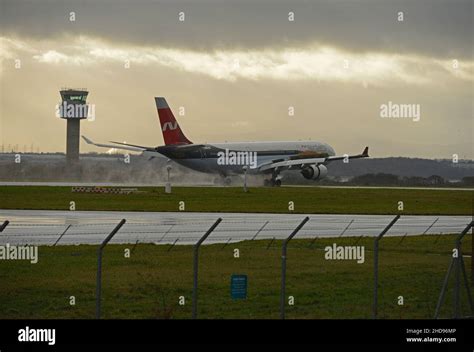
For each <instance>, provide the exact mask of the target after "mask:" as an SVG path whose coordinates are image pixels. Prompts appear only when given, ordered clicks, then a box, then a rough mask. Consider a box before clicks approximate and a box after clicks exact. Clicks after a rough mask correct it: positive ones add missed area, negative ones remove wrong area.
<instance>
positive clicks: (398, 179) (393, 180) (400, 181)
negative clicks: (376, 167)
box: [321, 173, 474, 187]
mask: <svg viewBox="0 0 474 352" xmlns="http://www.w3.org/2000/svg"><path fill="white" fill-rule="evenodd" d="M321 184H327V185H331V184H337V185H341V184H345V185H353V186H405V187H430V186H435V187H443V186H445V187H448V186H449V187H453V186H454V187H472V186H474V176H465V177H463V178H462V179H461V180H460V181H458V182H449V181H448V180H446V179H445V178H443V177H441V176H439V175H432V176H429V177H420V176H410V177H409V176H397V175H393V174H386V173H377V174H364V175H360V176H355V177H353V178H351V179H349V180H341V179H340V178H334V179H328V180H323V181H321Z"/></svg>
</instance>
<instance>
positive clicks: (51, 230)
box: [0, 210, 471, 245]
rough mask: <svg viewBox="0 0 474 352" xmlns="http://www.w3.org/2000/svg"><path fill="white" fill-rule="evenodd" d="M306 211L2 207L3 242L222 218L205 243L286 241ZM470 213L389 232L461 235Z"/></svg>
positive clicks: (336, 220) (324, 229)
mask: <svg viewBox="0 0 474 352" xmlns="http://www.w3.org/2000/svg"><path fill="white" fill-rule="evenodd" d="M305 216H306V215H304V214H255V213H251V214H242V213H191V212H189V213H185V212H111V211H48V210H0V224H2V223H3V222H4V221H5V220H9V221H10V224H9V225H8V226H7V227H6V228H5V230H4V231H3V232H2V233H0V244H2V245H5V244H6V243H9V244H12V245H13V244H16V245H20V244H30V245H54V244H56V245H75V244H99V243H101V242H102V241H103V240H104V239H105V238H106V237H107V235H108V234H109V233H110V232H111V231H112V229H113V228H114V227H115V226H116V225H117V224H118V223H119V221H120V220H121V219H126V220H127V222H126V224H125V225H124V226H123V227H122V228H121V229H120V230H119V232H118V233H117V234H116V235H115V236H114V237H113V238H112V240H111V242H110V243H137V241H138V242H140V243H155V244H170V243H175V244H176V245H179V244H194V243H196V241H197V240H198V239H199V238H200V237H201V236H202V235H203V234H204V233H205V232H206V231H207V229H208V228H209V227H210V226H211V225H212V224H213V223H214V222H215V221H216V220H217V218H219V217H221V218H222V222H221V223H220V224H219V225H218V226H217V228H216V229H215V231H214V232H213V233H212V234H211V235H210V236H209V237H208V239H207V240H206V241H205V244H212V243H226V242H237V241H242V240H250V239H271V238H275V239H284V238H286V237H288V235H289V234H290V233H291V232H292V231H293V229H294V228H295V227H296V226H297V225H298V224H299V223H300V222H301V221H302V220H303V218H304V217H305ZM309 217H310V220H309V221H308V223H306V224H305V226H304V227H303V228H302V229H301V231H300V232H299V233H298V234H297V235H296V237H295V238H314V237H339V236H344V237H347V236H376V235H378V234H379V233H380V232H381V231H382V230H383V228H384V227H385V226H386V225H387V224H388V223H389V222H390V221H391V220H392V219H393V218H394V216H393V215H331V214H327V215H324V214H318V215H309ZM470 221H471V217H470V216H403V215H402V217H401V218H400V219H399V220H398V222H397V223H396V224H395V225H394V226H393V227H392V228H391V229H390V231H389V232H388V233H387V235H386V236H401V235H405V234H407V235H418V234H423V233H424V234H427V235H439V234H447V233H459V232H461V231H462V230H463V229H464V227H465V226H466V225H467V224H468V223H469V222H470Z"/></svg>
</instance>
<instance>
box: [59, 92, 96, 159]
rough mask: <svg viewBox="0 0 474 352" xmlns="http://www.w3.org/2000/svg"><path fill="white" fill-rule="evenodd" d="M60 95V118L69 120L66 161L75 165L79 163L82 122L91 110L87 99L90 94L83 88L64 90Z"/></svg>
mask: <svg viewBox="0 0 474 352" xmlns="http://www.w3.org/2000/svg"><path fill="white" fill-rule="evenodd" d="M60 94H61V99H62V102H61V105H60V106H59V109H58V112H59V117H60V118H62V119H65V120H67V135H66V160H67V162H68V163H73V162H76V161H79V135H80V132H81V120H83V119H86V118H87V114H88V110H89V108H88V105H87V103H86V99H87V95H88V94H89V92H88V91H87V89H83V88H80V89H70V88H63V89H62V90H61V91H60Z"/></svg>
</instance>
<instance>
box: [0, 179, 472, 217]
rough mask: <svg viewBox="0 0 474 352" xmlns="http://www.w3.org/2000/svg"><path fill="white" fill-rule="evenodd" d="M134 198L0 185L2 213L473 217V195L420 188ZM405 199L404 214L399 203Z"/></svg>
mask: <svg viewBox="0 0 474 352" xmlns="http://www.w3.org/2000/svg"><path fill="white" fill-rule="evenodd" d="M139 191H140V192H138V193H135V194H129V195H124V194H89V193H72V192H71V187H48V186H0V209H54V210H69V204H70V202H71V201H74V202H75V203H76V210H117V211H178V207H179V202H180V201H184V202H185V211H200V212H259V213H260V212H268V213H288V212H289V210H288V203H289V202H294V211H292V212H294V213H311V214H318V213H319V214H322V213H329V214H395V213H401V214H412V215H471V214H472V212H473V195H474V191H447V190H424V189H393V188H392V189H353V188H318V187H314V188H313V187H281V188H251V189H250V191H249V192H248V193H244V192H243V190H242V189H241V188H236V187H175V188H173V193H172V194H166V193H165V192H164V189H163V187H160V188H158V187H157V188H146V187H144V188H140V189H139ZM399 201H403V203H404V210H403V212H399V211H398V202H399Z"/></svg>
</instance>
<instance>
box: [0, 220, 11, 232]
mask: <svg viewBox="0 0 474 352" xmlns="http://www.w3.org/2000/svg"><path fill="white" fill-rule="evenodd" d="M9 223H10V221H8V220H5V221H4V223H3V224H2V225H0V232H3V230H5V228H6V227H7V226H8V224H9Z"/></svg>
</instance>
